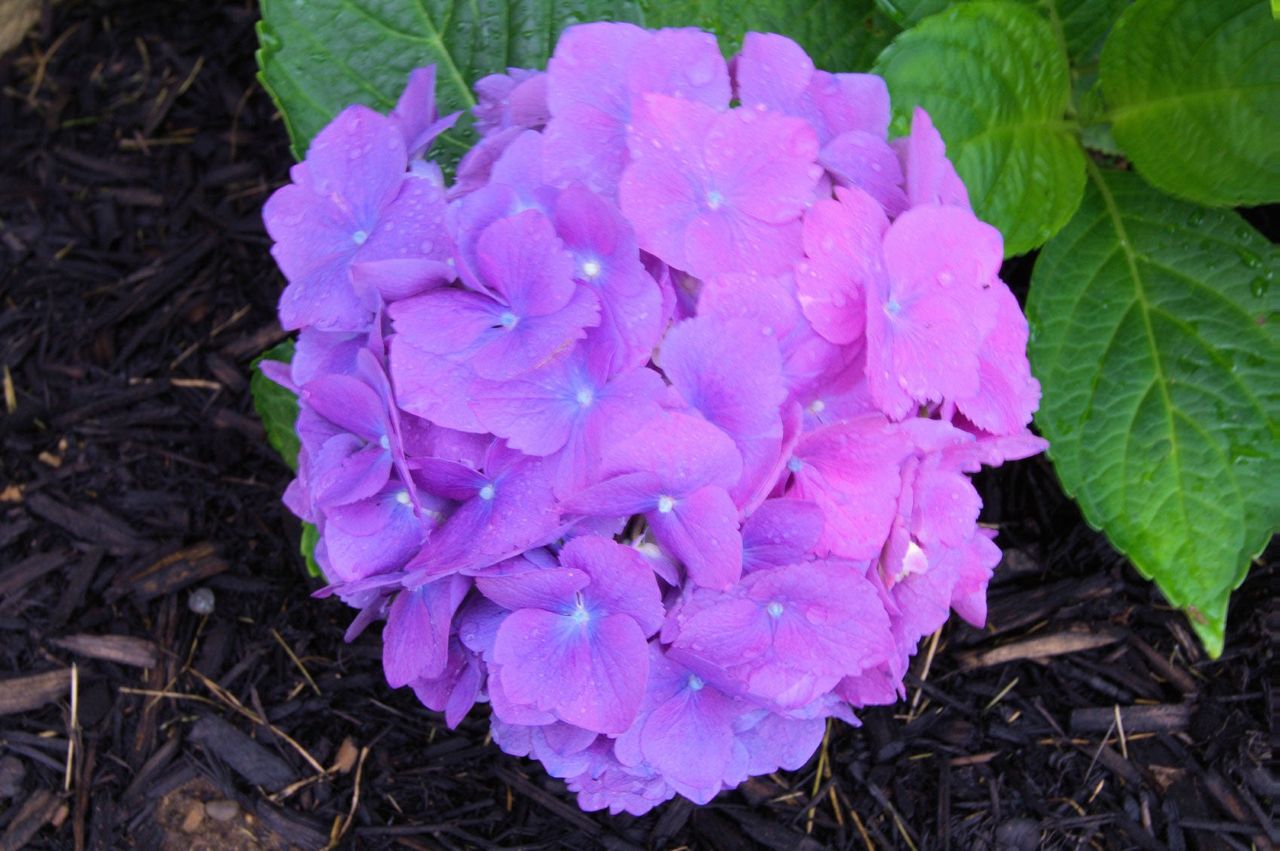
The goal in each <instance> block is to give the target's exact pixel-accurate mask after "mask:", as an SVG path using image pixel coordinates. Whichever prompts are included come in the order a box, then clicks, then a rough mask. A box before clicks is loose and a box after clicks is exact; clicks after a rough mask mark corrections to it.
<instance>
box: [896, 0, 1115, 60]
mask: <svg viewBox="0 0 1280 851" xmlns="http://www.w3.org/2000/svg"><path fill="white" fill-rule="evenodd" d="M957 2H959V0H957ZM1020 2H1022V3H1023V4H1025V5H1027V6H1030V7H1031V8H1034V9H1038V10H1039V11H1040V12H1041V13H1042V14H1044V15H1045V17H1046V18H1047V19H1048V20H1049V21H1050V23H1051V24H1053V26H1054V29H1056V30H1058V31H1059V32H1061V33H1062V38H1063V47H1064V48H1065V49H1066V51H1067V53H1068V54H1069V56H1070V57H1071V60H1072V62H1073V63H1076V62H1079V61H1083V60H1086V59H1087V58H1088V57H1089V55H1090V54H1091V53H1092V52H1093V49H1094V48H1095V47H1097V46H1098V43H1099V42H1100V41H1101V40H1102V37H1103V36H1104V35H1106V32H1107V29H1108V28H1109V27H1110V26H1111V23H1112V21H1114V20H1115V19H1116V17H1117V16H1119V14H1120V12H1121V11H1122V10H1123V9H1124V7H1125V6H1127V5H1129V3H1131V2H1132V0H1020ZM950 5H951V0H876V6H878V7H879V8H880V10H881V11H882V12H884V13H885V15H887V16H888V17H889V19H890V20H892V21H893V22H894V23H896V24H897V25H898V26H900V27H913V26H915V25H916V24H918V23H920V22H921V21H922V20H924V19H925V18H927V17H929V16H930V15H936V14H937V13H938V12H941V11H943V10H944V9H946V8H947V7H948V6H950ZM1094 58H1095V59H1096V58H1097V57H1096V56H1095V57H1094Z"/></svg>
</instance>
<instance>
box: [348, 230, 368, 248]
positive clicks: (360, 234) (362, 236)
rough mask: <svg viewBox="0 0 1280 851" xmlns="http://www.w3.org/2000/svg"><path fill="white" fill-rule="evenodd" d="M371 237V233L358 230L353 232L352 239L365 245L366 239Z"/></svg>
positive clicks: (357, 243) (358, 243)
mask: <svg viewBox="0 0 1280 851" xmlns="http://www.w3.org/2000/svg"><path fill="white" fill-rule="evenodd" d="M368 238H369V234H368V233H367V232H365V231H362V230H358V231H356V232H355V233H353V234H351V241H352V242H354V243H355V244H356V245H364V241H365V240H366V239H368Z"/></svg>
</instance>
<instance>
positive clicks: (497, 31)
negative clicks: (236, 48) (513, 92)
mask: <svg viewBox="0 0 1280 851" xmlns="http://www.w3.org/2000/svg"><path fill="white" fill-rule="evenodd" d="M598 20H617V21H632V22H635V23H639V24H644V25H646V26H651V27H660V26H682V27H683V26H700V27H703V28H705V29H708V30H712V31H714V32H716V33H717V34H718V35H719V37H720V40H721V45H722V46H723V47H724V49H725V50H726V51H729V52H731V51H733V50H736V49H737V46H738V45H739V44H740V43H741V41H742V35H743V34H744V33H745V32H747V31H748V30H753V29H754V30H761V31H770V32H780V33H783V34H786V35H789V36H791V37H792V38H795V39H796V40H797V41H798V42H800V43H801V44H802V45H804V46H805V47H806V48H807V49H808V50H809V51H810V53H811V55H812V56H813V58H814V61H815V62H816V63H817V64H818V65H819V66H820V67H825V68H830V69H832V70H841V71H847V70H858V69H865V68H869V67H870V66H871V64H872V62H873V61H874V58H875V56H876V55H877V53H879V51H880V50H881V48H883V47H884V45H885V44H887V43H888V41H889V39H890V38H892V37H893V36H894V35H895V34H896V32H897V27H896V26H894V25H893V23H892V22H891V21H889V19H888V18H886V17H885V16H884V15H882V14H881V13H880V12H879V11H877V10H876V9H875V7H874V4H873V0H816V2H815V0H765V2H761V3H748V4H743V3H740V2H736V0H674V2H659V0H560V2H555V3H553V2H550V0H471V2H460V0H263V2H262V20H261V21H259V23H258V42H259V48H258V54H257V57H258V68H259V69H260V73H259V78H260V79H261V81H262V84H263V85H264V86H265V87H266V89H267V90H268V91H269V92H270V93H271V96H272V97H273V98H274V99H275V102H276V104H277V105H278V106H279V107H280V112H281V114H282V115H283V116H284V119H285V124H286V125H287V127H288V129H289V136H290V138H291V139H292V140H293V153H294V156H296V157H299V158H301V157H302V155H303V154H305V153H306V149H307V145H308V144H309V143H310V141H311V139H312V138H313V137H314V136H315V134H316V133H318V132H320V129H321V128H322V127H324V125H325V124H327V123H328V122H329V121H330V119H332V118H333V116H335V115H337V114H338V112H339V111H340V110H342V109H343V108H344V107H346V106H348V105H350V104H353V103H363V104H366V105H367V106H371V107H373V108H374V109H377V110H380V111H383V112H386V111H388V110H390V109H391V108H392V107H394V106H395V102H396V99H397V98H398V97H399V95H400V90H401V89H402V88H403V87H404V83H405V80H406V79H407V77H408V75H409V72H410V71H411V70H413V69H414V68H418V67H420V66H423V65H428V64H431V63H434V64H435V65H436V68H437V78H436V98H437V102H438V105H439V109H440V111H441V112H442V113H448V112H453V111H455V110H468V109H469V108H470V107H471V106H473V105H474V103H475V100H474V97H473V95H472V92H471V86H472V85H473V84H474V83H475V81H476V80H478V79H480V78H481V77H483V76H485V75H486V74H493V73H497V72H500V71H503V70H505V69H506V68H507V67H521V68H543V67H545V66H546V63H547V58H548V57H549V56H550V55H551V51H552V49H553V48H554V47H555V43H556V39H557V38H559V36H560V32H561V30H563V29H564V28H565V27H567V26H570V25H571V24H576V23H583V22H586V21H598ZM470 127H471V125H470V117H469V115H464V117H463V119H462V121H461V122H460V123H459V127H458V128H456V129H455V130H453V131H450V132H449V133H446V134H444V135H443V136H442V137H441V138H440V140H439V141H438V142H437V143H436V148H435V149H434V150H435V152H436V154H437V158H439V159H442V160H444V161H445V162H446V163H449V162H456V161H457V159H458V158H459V157H461V155H462V154H463V153H465V152H466V150H467V149H468V148H469V147H470V146H471V145H472V144H473V143H474V141H475V134H474V132H473V131H472V130H471V129H470Z"/></svg>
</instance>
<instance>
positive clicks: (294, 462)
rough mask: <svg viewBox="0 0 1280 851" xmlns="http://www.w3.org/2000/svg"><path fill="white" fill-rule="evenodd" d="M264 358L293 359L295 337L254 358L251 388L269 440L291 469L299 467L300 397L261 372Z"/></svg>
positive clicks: (255, 408) (250, 381)
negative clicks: (259, 367) (297, 423)
mask: <svg viewBox="0 0 1280 851" xmlns="http://www.w3.org/2000/svg"><path fill="white" fill-rule="evenodd" d="M264 360H276V361H281V362H283V363H289V362H290V361H292V360H293V340H285V341H284V342H283V343H280V344H279V345H277V346H275V347H274V348H271V349H268V350H267V351H265V352H263V353H262V354H261V355H259V356H258V358H257V359H255V360H254V362H253V366H252V367H251V369H252V370H253V375H252V376H251V377H250V378H249V392H250V394H251V395H252V396H253V407H254V410H256V411H257V412H258V416H259V417H260V418H261V419H262V424H263V426H265V427H266V429H267V442H268V443H270V444H271V448H272V449H274V450H275V451H276V452H277V453H278V454H279V455H280V457H281V458H282V459H283V460H284V462H285V463H286V464H288V465H289V469H290V470H295V471H296V470H297V469H298V446H299V444H298V434H297V432H295V431H294V424H295V423H296V422H297V421H298V397H297V396H295V395H293V394H292V393H290V392H289V391H288V390H286V389H285V388H283V387H281V386H280V385H279V384H276V383H275V382H274V381H272V380H271V379H270V378H267V377H266V376H265V375H263V374H262V370H260V369H258V364H260V363H262V362H263V361H264Z"/></svg>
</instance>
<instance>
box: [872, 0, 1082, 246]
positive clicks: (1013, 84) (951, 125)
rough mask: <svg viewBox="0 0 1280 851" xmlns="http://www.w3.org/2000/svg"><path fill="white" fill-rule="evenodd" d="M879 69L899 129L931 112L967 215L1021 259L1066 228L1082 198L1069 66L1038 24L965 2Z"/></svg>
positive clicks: (897, 48)
mask: <svg viewBox="0 0 1280 851" xmlns="http://www.w3.org/2000/svg"><path fill="white" fill-rule="evenodd" d="M876 70H877V71H879V72H880V73H881V74H883V75H884V77H885V79H886V81H887V82H888V84H889V92H890V94H891V95H892V97H893V104H894V111H895V114H896V116H897V125H896V126H897V127H898V129H900V130H901V129H905V126H906V125H905V121H906V119H907V118H908V117H909V116H910V114H911V111H912V110H913V109H914V107H916V106H917V105H919V106H923V107H924V108H925V109H926V110H928V112H929V114H930V116H931V117H932V118H933V121H934V123H935V124H936V125H937V127H938V130H939V131H940V132H941V133H942V137H943V139H945V140H946V143H947V153H948V155H949V156H950V157H951V160H952V162H954V163H955V165H956V170H957V171H958V172H959V173H960V177H961V178H963V180H964V182H965V185H966V186H967V187H968V189H969V198H970V200H971V201H972V202H973V207H974V210H975V211H976V212H977V213H978V215H979V216H981V217H982V218H983V219H985V220H986V221H988V222H990V223H991V224H993V225H995V226H996V227H997V228H999V229H1000V231H1001V233H1003V234H1004V239H1005V253H1006V254H1008V255H1013V254H1020V253H1022V252H1024V251H1028V250H1030V249H1032V248H1035V247H1036V246H1038V245H1040V244H1041V243H1043V242H1044V241H1045V240H1047V239H1048V238H1049V237H1051V236H1053V234H1055V233H1057V231H1058V230H1059V229H1060V228H1061V227H1062V226H1063V225H1064V224H1066V222H1067V220H1068V219H1069V218H1071V214H1072V213H1074V212H1075V209H1076V207H1077V206H1079V204H1080V195H1081V192H1082V191H1083V189H1084V153H1083V150H1082V149H1081V147H1080V142H1079V140H1078V139H1077V138H1076V134H1075V127H1074V125H1073V124H1071V123H1069V122H1068V121H1067V120H1066V119H1065V114H1066V111H1067V105H1068V102H1069V100H1070V98H1071V86H1070V82H1069V78H1068V74H1067V60H1066V56H1065V55H1064V54H1063V51H1062V47H1061V43H1060V42H1059V41H1058V38H1057V36H1056V35H1055V32H1054V30H1053V29H1052V27H1051V26H1050V24H1049V23H1048V21H1046V20H1045V19H1044V18H1042V17H1041V16H1040V15H1038V14H1037V13H1036V12H1034V11H1032V10H1030V9H1028V8H1026V7H1025V6H1023V5H1021V4H1018V3H1014V2H975V3H962V4H959V5H957V6H954V7H952V8H951V9H948V10H947V11H945V12H942V13H941V14H938V15H934V16H933V17H930V18H926V19H925V20H924V21H922V22H921V23H920V24H919V25H918V26H916V27H915V28H914V29H911V30H908V31H906V32H905V33H903V34H902V35H900V36H899V37H898V38H897V39H896V40H895V41H894V43H893V44H892V45H890V46H889V48H888V49H887V50H885V52H884V53H883V54H881V56H880V60H879V62H877V63H876Z"/></svg>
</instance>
